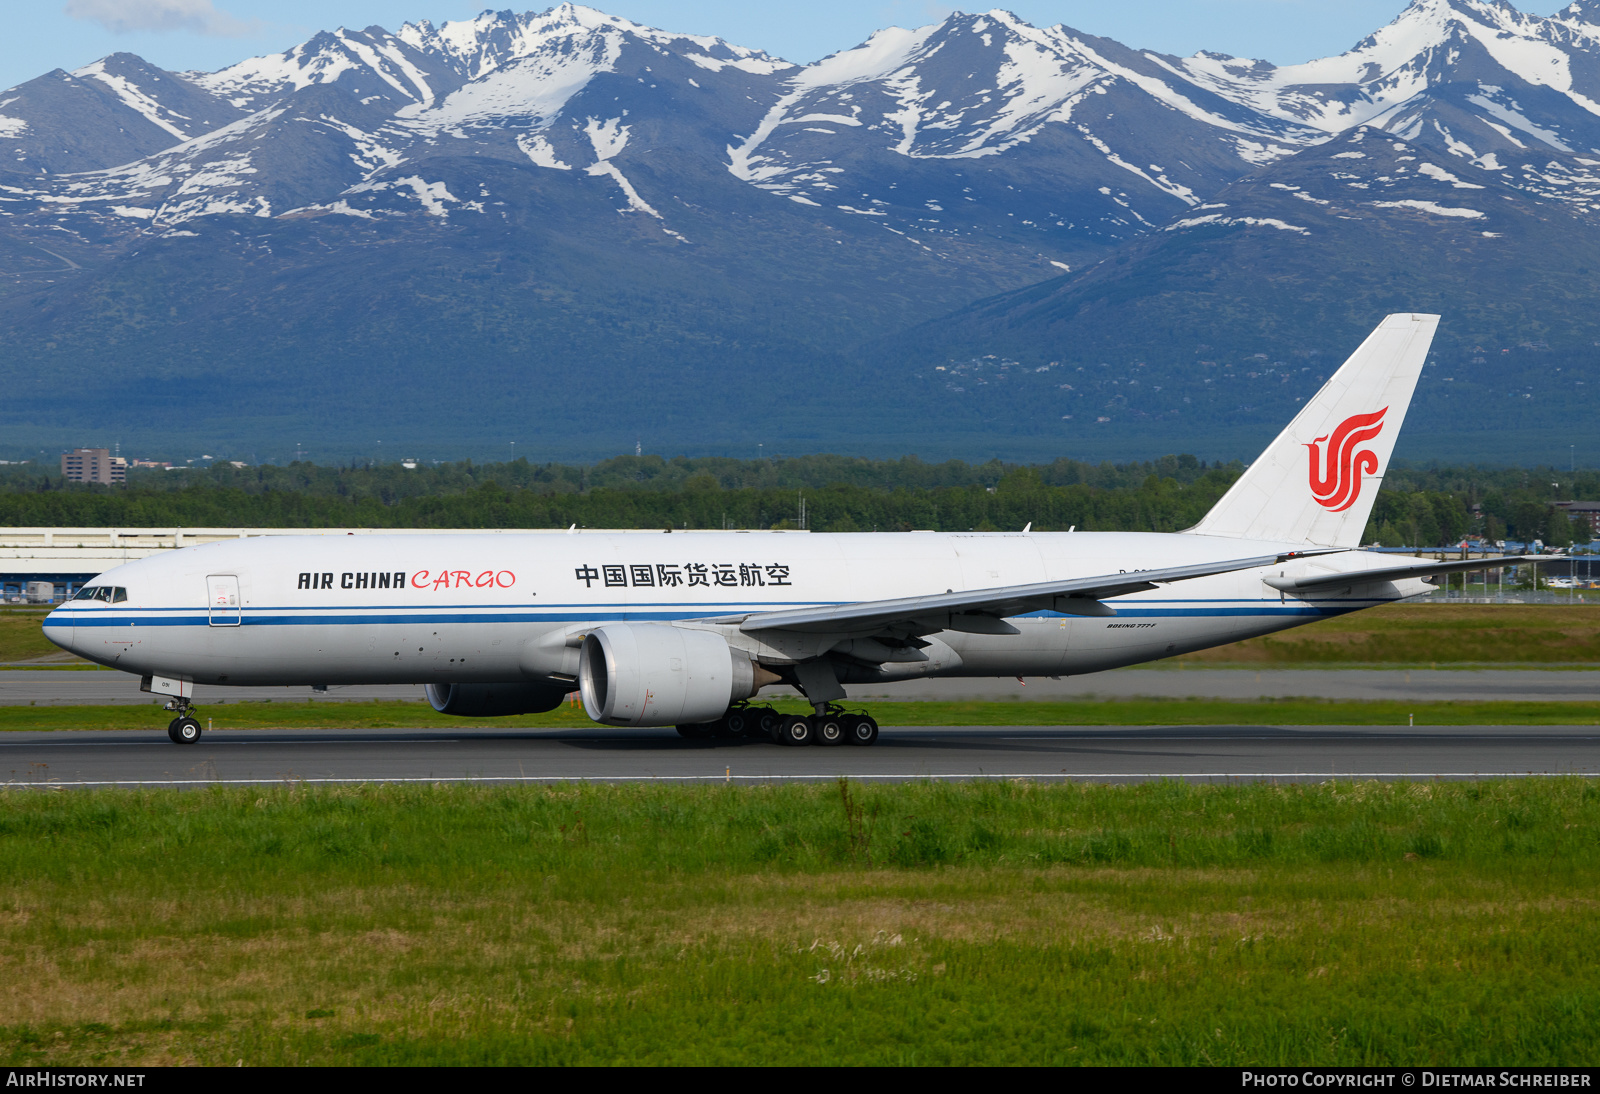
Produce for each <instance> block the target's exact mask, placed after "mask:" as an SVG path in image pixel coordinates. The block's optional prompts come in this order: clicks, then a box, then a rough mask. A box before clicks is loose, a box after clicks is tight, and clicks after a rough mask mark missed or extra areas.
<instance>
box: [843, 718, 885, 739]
mask: <svg viewBox="0 0 1600 1094" xmlns="http://www.w3.org/2000/svg"><path fill="white" fill-rule="evenodd" d="M844 735H845V740H847V741H848V742H849V743H851V744H853V745H871V744H877V743H878V723H877V722H875V721H873V720H872V719H871V718H870V717H868V716H867V715H865V714H856V715H852V716H851V717H849V718H846V719H845V720H844Z"/></svg>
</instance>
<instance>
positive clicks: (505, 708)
mask: <svg viewBox="0 0 1600 1094" xmlns="http://www.w3.org/2000/svg"><path fill="white" fill-rule="evenodd" d="M426 690H427V693H428V702H429V703H431V704H432V705H433V709H434V710H437V711H438V712H439V713H440V714H454V715H456V716H458V717H461V718H503V717H505V716H506V715H508V714H543V713H544V712H545V711H547V710H554V709H556V707H558V706H560V705H561V702H562V700H563V699H565V698H566V697H567V693H568V691H569V690H570V689H568V688H564V687H560V686H556V687H552V686H550V685H549V684H428V685H426Z"/></svg>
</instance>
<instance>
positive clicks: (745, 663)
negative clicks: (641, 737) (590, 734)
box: [578, 623, 772, 726]
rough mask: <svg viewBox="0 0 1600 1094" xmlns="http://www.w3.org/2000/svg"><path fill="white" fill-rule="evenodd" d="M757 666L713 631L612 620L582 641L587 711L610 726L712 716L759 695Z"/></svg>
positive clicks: (693, 720)
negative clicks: (732, 704) (757, 689)
mask: <svg viewBox="0 0 1600 1094" xmlns="http://www.w3.org/2000/svg"><path fill="white" fill-rule="evenodd" d="M757 672H758V669H757V666H756V664H755V663H754V662H753V661H751V660H750V657H749V655H748V654H745V653H742V652H741V651H739V650H736V649H734V648H733V647H732V646H730V645H728V642H727V640H726V639H725V638H723V637H722V636H721V635H720V634H716V633H715V632H713V631H699V630H690V629H687V628H684V627H673V626H668V625H666V624H663V623H614V624H610V625H608V626H604V627H599V628H596V629H595V630H592V631H590V632H589V635H588V637H587V638H585V639H584V640H583V649H582V652H581V655H580V657H579V662H578V690H579V691H580V692H581V693H582V695H583V708H584V710H585V711H587V712H588V715H589V717H591V718H593V719H594V720H595V721H597V722H601V723H603V724H605V725H610V726H670V725H685V724H689V723H696V722H710V721H714V720H715V719H717V718H720V717H722V715H723V712H724V711H726V710H727V709H728V706H729V704H731V703H733V702H736V701H737V700H740V699H748V698H749V697H750V696H752V695H754V694H755V693H756V688H757V687H758V684H757V682H756V681H757ZM760 675H761V676H763V677H766V678H767V679H768V680H770V679H771V678H772V677H771V674H769V673H766V672H761V673H760Z"/></svg>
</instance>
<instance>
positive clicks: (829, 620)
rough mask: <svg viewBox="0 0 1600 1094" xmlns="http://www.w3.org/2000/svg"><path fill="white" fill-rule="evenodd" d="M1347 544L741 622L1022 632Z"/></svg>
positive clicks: (833, 629)
mask: <svg viewBox="0 0 1600 1094" xmlns="http://www.w3.org/2000/svg"><path fill="white" fill-rule="evenodd" d="M1341 550H1343V548H1337V547H1336V548H1323V549H1320V550H1319V549H1315V548H1314V549H1312V550H1309V551H1289V552H1286V553H1283V554H1276V555H1261V556H1259V557H1257V558H1237V559H1231V560H1229V561H1227V562H1205V563H1200V564H1198V565H1192V566H1169V567H1167V568H1165V569H1160V570H1132V571H1128V572H1125V573H1116V574H1101V575H1099V576H1096V577H1076V578H1069V579H1065V580H1062V581H1042V582H1039V583H1037V584H1033V585H1011V586H1006V587H1003V588H997V589H969V590H966V591H963V592H959V593H956V592H947V593H938V594H935V595H932V596H911V597H903V598H901V599H898V600H866V601H859V602H857V603H854V604H838V605H831V606H824V607H820V608H795V609H791V610H788V611H781V612H762V613H760V614H757V615H751V616H747V617H746V618H745V619H744V620H743V622H742V623H740V626H739V629H740V630H742V631H745V632H746V633H750V634H755V633H759V632H761V631H779V630H781V631H803V632H810V633H828V634H870V633H872V632H873V631H876V630H881V629H883V628H885V627H904V628H907V629H910V630H913V631H916V632H920V633H931V632H933V631H940V630H962V631H970V632H975V633H979V634H1012V633H1016V632H1015V630H1014V629H1013V628H1011V627H1010V626H1009V625H1008V624H1005V623H1002V622H1000V621H1001V620H1002V619H1003V618H1004V617H1006V616H1008V615H1022V614H1024V613H1026V612H1037V611H1056V612H1062V613H1063V614H1066V615H1115V614H1117V613H1116V611H1115V610H1114V609H1112V608H1111V607H1110V606H1109V605H1107V604H1102V603H1101V601H1102V600H1103V599H1105V598H1107V597H1113V596H1124V595H1126V594H1128V593H1138V592H1144V591H1145V590H1147V589H1154V588H1156V586H1158V585H1162V584H1165V583H1167V582H1169V581H1184V580H1187V579H1189V578H1195V577H1210V576H1211V575H1212V574H1225V573H1231V572H1233V571H1235V570H1249V569H1253V568H1255V567H1257V566H1275V565H1277V564H1279V563H1282V562H1288V561H1290V560H1292V559H1297V558H1305V557H1308V556H1310V555H1320V554H1328V553H1331V552H1334V551H1341Z"/></svg>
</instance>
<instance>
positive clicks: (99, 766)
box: [0, 726, 1600, 788]
mask: <svg viewBox="0 0 1600 1094" xmlns="http://www.w3.org/2000/svg"><path fill="white" fill-rule="evenodd" d="M1550 774H1581V775H1589V776H1595V775H1600V727H1595V726H1538V727H1514V726H1466V727H1461V726H1452V727H1447V728H1423V727H1418V728H1416V729H1408V728H1405V727H1396V728H1387V727H1376V728H1375V727H1371V726H1317V727H1260V726H1206V727H1131V728H1108V727H1088V728H1060V727H1053V726H1023V727H1018V726H996V727H989V726H986V727H950V728H935V729H930V728H925V727H917V728H894V727H886V728H885V729H884V730H883V733H882V736H881V737H880V739H879V743H878V744H877V745H876V746H874V747H871V748H853V747H848V746H844V747H837V748H820V747H815V746H813V747H806V748H785V747H781V746H778V745H774V744H771V743H769V742H767V741H765V740H759V741H756V740H732V741H690V740H685V739H683V738H681V737H679V736H677V735H676V734H675V733H673V732H672V731H671V730H615V729H607V728H605V727H596V728H594V729H592V730H590V729H586V730H577V731H573V730H561V731H555V730H546V731H539V730H525V731H514V732H507V731H495V730H482V729H477V730H463V731H459V732H440V731H438V730H338V731H331V730H330V731H323V732H318V731H306V730H229V731H219V732H215V733H211V734H208V735H207V736H206V737H204V738H203V739H202V740H201V741H200V742H199V743H198V744H196V745H189V746H182V745H174V744H172V743H171V742H170V741H168V740H167V738H166V735H165V733H164V732H155V733H151V732H146V731H117V732H58V733H8V734H5V735H4V736H3V737H0V775H3V777H4V779H5V781H6V782H7V784H8V785H10V786H13V787H18V786H34V787H40V788H47V787H52V786H54V787H62V788H68V787H86V788H87V787H98V786H112V785H117V786H150V787H156V786H169V787H170V786H177V787H186V786H187V787H193V786H201V785H212V784H234V785H240V784H245V785H248V784H283V783H291V782H310V783H319V782H336V783H344V782H435V781H452V782H454V781H471V782H488V783H518V782H525V783H548V782H560V781H571V780H598V781H659V782H684V783H690V782H729V783H734V782H737V783H741V784H749V783H761V782H783V781H794V780H816V779H833V778H836V777H838V776H840V775H846V776H849V777H850V778H853V779H860V780H863V781H901V780H910V779H982V778H1029V779H1051V780H1054V779H1074V778H1075V779H1094V780H1098V781H1117V782H1137V781H1144V780H1150V779H1162V778H1182V779H1193V780H1214V781H1221V780H1230V779H1246V780H1261V779H1277V780H1314V781H1321V780H1325V779H1329V778H1334V777H1337V778H1381V779H1392V778H1417V779H1429V778H1471V777H1475V776H1525V775H1550Z"/></svg>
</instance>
